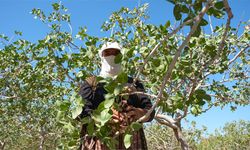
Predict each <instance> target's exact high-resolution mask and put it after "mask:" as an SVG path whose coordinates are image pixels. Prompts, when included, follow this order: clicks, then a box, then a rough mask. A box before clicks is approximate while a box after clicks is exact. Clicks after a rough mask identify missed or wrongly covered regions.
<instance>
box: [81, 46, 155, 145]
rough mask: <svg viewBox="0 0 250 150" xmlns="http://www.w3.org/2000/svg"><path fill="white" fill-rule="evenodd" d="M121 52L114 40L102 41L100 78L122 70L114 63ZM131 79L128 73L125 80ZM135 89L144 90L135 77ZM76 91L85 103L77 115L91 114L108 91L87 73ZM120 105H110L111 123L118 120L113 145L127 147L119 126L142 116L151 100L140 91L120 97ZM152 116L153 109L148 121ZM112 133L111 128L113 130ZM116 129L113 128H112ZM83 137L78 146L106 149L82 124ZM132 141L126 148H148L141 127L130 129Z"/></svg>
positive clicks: (123, 125)
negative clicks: (114, 106) (87, 75)
mask: <svg viewBox="0 0 250 150" xmlns="http://www.w3.org/2000/svg"><path fill="white" fill-rule="evenodd" d="M120 54H122V48H121V46H120V45H119V44H118V43H117V42H107V43H105V44H104V45H103V46H102V48H101V49H100V51H99V56H100V57H101V64H102V66H101V72H100V76H101V77H103V78H107V77H110V78H113V79H115V78H116V76H117V75H118V74H119V73H121V71H122V67H121V64H120V63H115V61H114V60H115V57H116V56H117V55H120ZM132 83H133V79H132V78H130V77H128V81H127V84H130V85H131V84H132ZM132 89H133V90H136V91H143V90H144V88H143V85H142V84H141V83H140V82H138V81H136V83H135V85H134V86H133V88H132ZM79 94H80V95H81V96H82V98H83V100H84V101H85V105H84V108H83V111H82V113H81V115H80V118H83V117H86V116H90V115H91V112H92V111H93V110H94V109H96V108H97V107H98V105H99V104H100V103H101V102H102V101H104V100H105V98H104V96H105V94H107V91H106V90H105V88H104V84H103V83H96V82H95V77H90V78H87V79H86V80H85V82H84V83H83V84H82V85H81V88H80V92H79ZM120 103H121V104H122V105H121V106H122V107H124V108H123V109H122V110H123V111H120V110H119V111H118V110H115V109H113V108H112V111H113V115H112V120H111V121H110V125H111V126H112V125H113V124H112V123H118V124H119V129H118V130H119V131H118V132H119V135H118V137H116V139H117V140H118V144H117V145H116V149H119V150H123V149H126V148H125V146H124V144H123V132H122V131H121V130H122V129H124V128H126V126H127V125H128V124H129V123H131V122H132V121H136V120H138V119H139V118H141V117H142V116H144V115H145V114H146V113H147V111H148V110H149V109H150V108H151V107H152V103H151V101H150V99H149V98H148V97H147V96H145V95H142V94H132V95H129V97H128V99H123V98H121V102H120ZM153 117H154V112H153V113H152V114H151V115H150V117H149V118H148V120H147V121H151V120H152V119H153ZM112 133H113V132H112ZM114 133H115V132H114ZM82 137H83V139H84V141H83V143H82V145H81V149H83V150H87V149H96V150H106V149H108V148H107V146H105V145H104V144H103V143H101V142H100V140H98V139H96V137H92V138H90V137H87V133H86V125H85V126H83V130H82ZM132 138H133V139H132V143H131V146H130V147H129V149H132V150H135V149H143V150H146V149H147V144H146V139H145V135H144V132H143V129H140V130H139V131H137V132H134V133H133V137H132Z"/></svg>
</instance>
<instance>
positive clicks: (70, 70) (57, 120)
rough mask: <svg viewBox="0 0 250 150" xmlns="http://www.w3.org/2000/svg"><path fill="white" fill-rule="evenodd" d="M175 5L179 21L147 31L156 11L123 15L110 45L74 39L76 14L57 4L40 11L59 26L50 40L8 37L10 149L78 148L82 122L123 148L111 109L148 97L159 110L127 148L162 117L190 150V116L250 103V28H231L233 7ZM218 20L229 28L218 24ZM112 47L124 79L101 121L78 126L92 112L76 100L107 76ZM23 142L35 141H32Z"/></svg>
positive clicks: (5, 88)
mask: <svg viewBox="0 0 250 150" xmlns="http://www.w3.org/2000/svg"><path fill="white" fill-rule="evenodd" d="M167 1H168V2H170V3H171V4H173V7H174V8H173V15H174V17H175V20H176V21H175V23H171V22H170V21H167V22H166V23H163V24H161V25H153V24H148V23H146V21H145V20H147V19H148V18H149V16H148V15H147V13H146V12H147V7H148V6H149V4H144V5H142V6H140V7H139V8H134V9H129V8H124V7H122V8H121V9H120V10H119V11H115V12H113V13H112V15H111V16H110V18H109V19H108V20H107V21H106V22H104V24H103V25H102V30H103V31H104V32H109V33H111V36H110V37H105V38H100V37H94V36H90V35H88V34H87V28H86V27H80V28H79V32H78V34H77V35H72V27H71V23H70V15H69V14H67V8H65V7H64V6H63V5H62V4H61V3H54V4H52V7H53V12H51V13H48V14H47V13H45V12H43V11H42V10H41V9H33V10H32V14H33V15H34V16H35V18H38V19H40V20H41V21H42V22H43V23H44V25H46V26H48V27H49V28H50V32H49V33H48V34H47V35H46V36H45V37H44V38H43V39H40V40H38V41H37V42H35V43H32V42H29V41H27V40H24V39H22V32H19V31H15V35H16V37H15V38H14V39H13V38H8V37H7V36H5V35H1V37H0V38H1V43H2V45H1V49H0V63H1V66H0V100H1V103H0V113H1V117H0V126H1V129H4V130H1V135H0V137H1V138H0V140H1V141H0V142H1V147H2V149H4V147H5V148H6V149H11V148H15V147H18V146H19V147H22V146H23V148H25V147H26V146H27V145H29V143H26V142H27V141H29V140H30V141H31V142H32V144H33V145H34V146H36V147H37V148H39V149H44V148H52V149H53V148H55V147H58V148H61V149H70V148H71V149H75V148H76V147H77V145H78V144H79V142H80V139H79V128H80V126H81V124H83V123H88V133H89V134H92V135H95V136H97V137H99V138H100V139H102V141H103V142H104V143H106V144H107V145H108V146H109V147H111V148H112V147H113V146H114V142H113V141H112V137H109V136H108V135H109V134H108V131H109V130H108V128H109V127H108V126H107V125H106V123H107V122H108V121H109V119H110V118H111V115H112V111H111V107H112V106H113V105H116V102H115V101H114V99H115V97H117V96H124V95H130V94H145V95H148V96H149V97H151V99H152V101H153V107H152V109H151V110H150V111H149V112H148V113H147V114H146V115H145V116H143V117H142V118H140V119H139V120H138V121H137V122H134V123H132V124H131V126H130V127H129V128H128V130H127V132H126V135H125V140H124V142H125V145H126V146H127V147H129V145H130V137H131V136H130V133H131V131H133V130H137V129H138V128H140V127H141V126H140V124H139V122H141V121H143V120H144V119H145V118H147V116H149V114H150V113H151V112H152V111H153V109H155V110H157V112H156V115H155V120H156V121H157V122H159V123H160V124H162V125H163V126H167V127H169V128H170V129H171V130H173V133H174V135H175V137H176V139H177V141H178V142H179V143H180V145H181V148H182V149H189V143H188V142H187V140H186V139H185V137H184V136H183V134H182V126H181V121H182V120H183V119H184V118H185V117H186V116H187V115H188V114H191V115H195V116H196V115H201V114H202V113H206V111H208V110H209V109H210V108H212V107H216V106H219V107H223V106H225V105H230V106H231V108H232V109H236V107H237V106H238V105H243V106H244V105H248V104H249V102H250V98H249V93H250V88H249V83H250V82H249V62H250V61H249V46H250V44H249V39H250V37H249V25H248V24H247V22H246V23H245V24H244V26H245V28H244V29H241V28H240V27H241V26H240V25H239V26H238V27H237V28H234V27H231V26H230V23H231V19H232V17H233V13H232V11H231V8H230V5H229V3H228V1H227V0H222V1H221V0H218V1H216V0H186V1H182V0H179V1H178V0H167ZM166 5H167V3H166ZM223 18H225V19H226V20H225V19H223ZM211 19H214V20H221V21H224V20H225V21H224V24H223V25H221V26H213V25H212V23H211ZM67 27H68V29H67ZM209 28H210V29H211V31H208V30H207V29H209ZM205 29H206V30H205ZM205 31H206V32H205ZM105 41H118V42H119V43H121V44H122V46H123V49H124V55H123V57H120V56H119V57H116V61H117V62H121V63H122V65H123V72H122V73H121V74H120V75H118V77H117V78H116V79H115V80H110V79H107V81H106V82H107V84H106V89H107V91H108V92H109V94H107V95H106V100H105V101H104V102H103V103H102V104H100V106H99V107H98V109H97V110H95V111H94V112H93V115H92V119H89V118H84V119H82V120H81V121H80V122H78V121H76V120H75V118H76V116H78V115H79V114H80V112H81V111H82V106H83V105H84V104H83V103H82V100H81V98H80V97H79V96H78V94H77V92H78V91H79V85H80V84H81V82H82V81H83V80H84V79H85V78H86V77H88V76H91V75H98V73H99V71H100V59H99V58H98V57H96V56H97V55H98V50H99V49H100V46H101V44H100V43H103V42H105ZM79 43H80V44H79ZM127 76H131V77H134V81H136V80H140V81H141V82H142V83H143V84H144V86H145V89H147V90H146V92H139V91H138V92H132V93H127V92H124V89H123V83H125V82H126V77H127ZM98 80H99V78H98ZM100 80H101V79H100ZM94 126H95V128H96V129H95V130H94V129H93V128H94ZM20 135H21V136H20ZM17 137H19V138H20V140H18V138H17ZM22 137H25V138H28V139H27V140H26V142H22V140H24V141H25V138H22ZM34 139H36V140H34ZM17 140H18V141H17ZM34 146H33V147H34ZM26 148H27V147H26Z"/></svg>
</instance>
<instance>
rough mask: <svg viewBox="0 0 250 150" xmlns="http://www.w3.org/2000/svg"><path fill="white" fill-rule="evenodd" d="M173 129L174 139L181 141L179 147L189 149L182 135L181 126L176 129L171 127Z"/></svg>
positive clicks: (183, 149) (184, 149)
mask: <svg viewBox="0 0 250 150" xmlns="http://www.w3.org/2000/svg"><path fill="white" fill-rule="evenodd" d="M173 130H174V134H175V137H176V139H177V140H178V141H179V142H180V143H181V149H182V150H189V146H188V143H187V141H186V139H185V138H184V137H183V135H182V132H181V128H177V129H173Z"/></svg>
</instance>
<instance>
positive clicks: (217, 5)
mask: <svg viewBox="0 0 250 150" xmlns="http://www.w3.org/2000/svg"><path fill="white" fill-rule="evenodd" d="M214 6H215V8H217V9H222V8H223V7H224V3H223V1H220V2H216V3H215V4H214Z"/></svg>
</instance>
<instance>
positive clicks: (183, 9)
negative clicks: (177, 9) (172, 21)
mask: <svg viewBox="0 0 250 150" xmlns="http://www.w3.org/2000/svg"><path fill="white" fill-rule="evenodd" d="M181 11H182V12H183V13H188V12H189V9H188V8H187V6H186V5H181Z"/></svg>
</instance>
